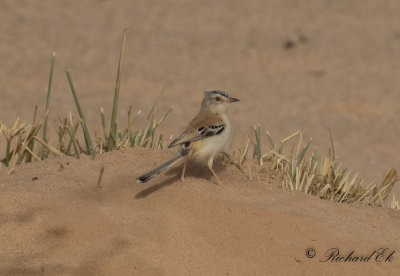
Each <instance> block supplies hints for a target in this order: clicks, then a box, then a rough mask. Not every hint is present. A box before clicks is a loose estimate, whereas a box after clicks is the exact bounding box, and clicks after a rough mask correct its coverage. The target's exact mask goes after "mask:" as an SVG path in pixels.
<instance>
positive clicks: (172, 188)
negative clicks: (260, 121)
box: [0, 150, 400, 275]
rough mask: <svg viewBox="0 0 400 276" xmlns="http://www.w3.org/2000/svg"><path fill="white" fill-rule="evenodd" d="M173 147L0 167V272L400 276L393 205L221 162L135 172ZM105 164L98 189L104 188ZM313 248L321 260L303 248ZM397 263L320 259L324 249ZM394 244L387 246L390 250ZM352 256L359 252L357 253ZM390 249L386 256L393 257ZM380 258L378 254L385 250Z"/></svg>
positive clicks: (398, 220) (398, 222) (399, 219)
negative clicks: (143, 175) (212, 167)
mask: <svg viewBox="0 0 400 276" xmlns="http://www.w3.org/2000/svg"><path fill="white" fill-rule="evenodd" d="M172 155H173V153H172V152H170V151H162V152H158V151H152V150H129V151H126V152H112V153H106V154H103V155H101V156H98V158H96V160H94V161H92V160H90V159H89V158H83V159H81V160H77V159H75V158H62V159H54V160H46V161H43V162H41V164H40V166H38V165H37V164H24V165H22V166H19V167H17V168H16V169H15V170H14V171H13V173H12V174H11V175H8V174H7V170H5V169H2V170H0V183H1V187H0V192H1V195H2V200H1V203H0V210H1V216H0V222H1V224H0V225H1V233H2V235H1V236H0V243H1V244H2V247H1V249H0V259H1V266H0V271H1V274H3V275H13V274H18V275H56V274H57V275H58V274H61V275H249V274H250V275H265V274H269V275H277V274H281V275H282V274H286V275H289V274H291V275H321V274H329V275H336V274H337V275H339V274H341V275H342V274H347V275H349V274H350V273H351V274H353V273H357V274H361V273H362V274H363V275H378V274H380V275H383V274H386V275H389V274H392V275H394V274H395V272H396V271H399V269H400V262H399V256H398V248H399V247H400V240H399V239H398V238H396V236H398V229H399V227H400V213H399V212H398V211H394V210H389V209H384V208H377V207H368V206H354V205H347V204H339V203H331V202H328V201H324V200H320V199H318V198H316V197H314V196H309V195H305V194H302V193H297V192H287V191H283V190H282V189H280V187H279V184H280V181H278V180H279V178H270V179H268V180H267V181H258V180H256V179H255V180H253V181H249V180H247V179H246V178H245V177H244V176H243V174H242V173H241V172H240V171H239V170H238V169H236V168H235V167H225V166H224V165H223V163H222V162H217V166H216V168H217V171H218V173H219V175H220V177H221V179H222V181H223V182H224V185H223V186H218V185H216V184H215V182H213V179H212V178H211V175H210V173H209V172H208V170H207V168H206V167H201V166H197V165H192V166H189V168H188V175H187V179H186V182H185V183H184V184H182V183H181V182H180V181H179V180H178V179H179V174H180V168H177V169H172V171H170V172H169V173H167V174H166V175H161V176H159V177H158V178H155V179H154V180H152V181H151V182H148V183H147V184H137V183H135V176H136V175H137V174H138V173H140V172H142V171H143V170H145V169H147V168H148V167H149V166H152V165H153V164H154V160H158V159H161V160H162V159H168V158H169V157H171V156H172ZM102 166H104V167H105V170H104V174H103V179H102V182H101V188H100V189H99V188H98V187H97V178H98V175H99V172H100V168H101V167H102ZM308 248H313V249H315V251H316V256H315V257H314V258H308V257H307V256H306V250H307V249H308ZM330 248H339V249H340V250H341V251H342V252H343V255H345V254H347V255H348V254H349V253H350V252H351V251H352V250H354V251H355V253H354V254H355V255H357V254H358V255H364V256H365V255H371V254H372V252H373V251H374V250H378V249H379V248H388V251H387V254H386V255H389V253H390V252H392V251H393V250H394V251H396V252H395V253H394V254H393V259H392V261H391V262H378V261H376V260H375V259H374V258H375V257H376V256H374V257H373V258H372V259H371V260H370V262H355V263H353V262H346V263H343V262H332V261H328V262H320V260H325V257H324V255H325V252H326V251H327V250H328V249H330ZM389 251H390V252H389ZM355 255H354V256H355ZM386 257H387V256H386ZM378 260H380V259H379V258H378Z"/></svg>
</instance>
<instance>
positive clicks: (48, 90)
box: [40, 52, 56, 160]
mask: <svg viewBox="0 0 400 276" xmlns="http://www.w3.org/2000/svg"><path fill="white" fill-rule="evenodd" d="M55 61H56V53H55V52H54V53H53V57H52V58H51V66H50V76H49V85H48V87H47V97H46V109H45V112H47V110H48V109H49V106H50V94H51V86H52V83H53V71H54V63H55ZM43 141H44V142H45V143H47V116H46V118H45V120H44V124H43ZM40 158H41V159H42V160H43V159H44V158H45V149H44V146H42V153H41V157H40Z"/></svg>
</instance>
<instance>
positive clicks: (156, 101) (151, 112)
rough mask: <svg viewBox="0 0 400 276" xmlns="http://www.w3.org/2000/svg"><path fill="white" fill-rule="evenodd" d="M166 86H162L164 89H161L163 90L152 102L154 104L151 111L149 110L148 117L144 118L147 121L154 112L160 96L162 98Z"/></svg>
mask: <svg viewBox="0 0 400 276" xmlns="http://www.w3.org/2000/svg"><path fill="white" fill-rule="evenodd" d="M167 86H168V83H166V84H165V85H164V87H163V89H161V92H160V94H159V95H158V97H157V99H156V100H155V101H154V104H153V106H152V107H151V109H150V112H149V115H147V118H146V120H147V121H148V120H150V117H151V115H153V112H154V110H155V108H156V106H157V103H158V100H159V99H160V98H161V96H162V94H163V93H164V91H165V89H166V88H167Z"/></svg>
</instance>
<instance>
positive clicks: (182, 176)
mask: <svg viewBox="0 0 400 276" xmlns="http://www.w3.org/2000/svg"><path fill="white" fill-rule="evenodd" d="M187 161H188V160H187V158H185V160H184V161H183V169H182V175H181V181H182V182H185V171H186V165H187Z"/></svg>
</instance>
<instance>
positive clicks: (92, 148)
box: [65, 69, 94, 159]
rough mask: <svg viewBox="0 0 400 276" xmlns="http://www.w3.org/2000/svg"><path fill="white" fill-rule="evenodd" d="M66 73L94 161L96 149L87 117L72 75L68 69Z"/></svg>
mask: <svg viewBox="0 0 400 276" xmlns="http://www.w3.org/2000/svg"><path fill="white" fill-rule="evenodd" d="M65 72H66V73H67V78H68V82H69V85H70V87H71V92H72V95H73V97H74V100H75V104H76V108H77V109H78V113H79V117H80V118H81V120H82V122H81V124H82V129H83V134H84V136H85V143H86V147H87V149H88V151H89V153H90V155H91V156H92V159H94V147H93V144H92V140H91V139H90V134H89V130H88V128H87V125H86V121H85V117H84V116H83V112H82V109H81V105H80V104H79V100H78V97H77V95H76V92H75V88H74V84H73V83H72V78H71V74H70V73H69V71H68V69H66V70H65Z"/></svg>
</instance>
